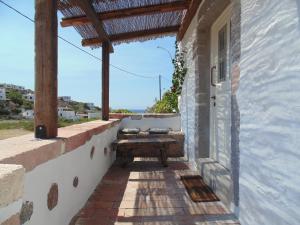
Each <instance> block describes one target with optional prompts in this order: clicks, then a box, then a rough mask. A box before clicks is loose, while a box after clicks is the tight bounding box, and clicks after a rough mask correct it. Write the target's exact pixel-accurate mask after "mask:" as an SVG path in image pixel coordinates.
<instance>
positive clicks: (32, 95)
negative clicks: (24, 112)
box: [23, 93, 35, 102]
mask: <svg viewBox="0 0 300 225" xmlns="http://www.w3.org/2000/svg"><path fill="white" fill-rule="evenodd" d="M23 97H24V99H26V100H27V101H30V102H34V99H35V96H34V94H32V93H27V94H24V95H23Z"/></svg>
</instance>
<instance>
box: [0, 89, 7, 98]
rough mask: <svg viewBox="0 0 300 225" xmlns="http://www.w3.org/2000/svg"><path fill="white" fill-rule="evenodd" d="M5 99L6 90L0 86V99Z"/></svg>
mask: <svg viewBox="0 0 300 225" xmlns="http://www.w3.org/2000/svg"><path fill="white" fill-rule="evenodd" d="M5 100H6V90H5V88H0V101H5Z"/></svg>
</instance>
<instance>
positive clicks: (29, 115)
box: [22, 110, 34, 119]
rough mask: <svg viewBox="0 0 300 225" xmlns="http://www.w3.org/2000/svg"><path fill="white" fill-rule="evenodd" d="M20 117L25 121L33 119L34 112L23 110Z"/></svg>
mask: <svg viewBox="0 0 300 225" xmlns="http://www.w3.org/2000/svg"><path fill="white" fill-rule="evenodd" d="M22 116H23V117H24V118H26V119H33V117H34V111H33V110H25V111H24V112H22Z"/></svg>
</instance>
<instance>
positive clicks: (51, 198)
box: [47, 183, 58, 210]
mask: <svg viewBox="0 0 300 225" xmlns="http://www.w3.org/2000/svg"><path fill="white" fill-rule="evenodd" d="M57 202H58V185H57V184H56V183H55V184H52V186H51V188H50V190H49V193H48V200H47V204H48V209H49V210H52V209H54V208H55V206H56V205H57Z"/></svg>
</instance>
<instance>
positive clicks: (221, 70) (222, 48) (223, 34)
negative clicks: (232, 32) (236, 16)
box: [218, 25, 227, 82]
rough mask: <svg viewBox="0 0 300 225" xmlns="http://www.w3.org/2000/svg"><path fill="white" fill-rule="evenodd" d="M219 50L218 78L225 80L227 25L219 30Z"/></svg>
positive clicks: (220, 80) (221, 80)
mask: <svg viewBox="0 0 300 225" xmlns="http://www.w3.org/2000/svg"><path fill="white" fill-rule="evenodd" d="M218 49H219V51H218V80H219V82H223V81H226V71H227V25H225V26H224V27H223V28H222V29H221V30H220V31H219V48H218Z"/></svg>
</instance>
